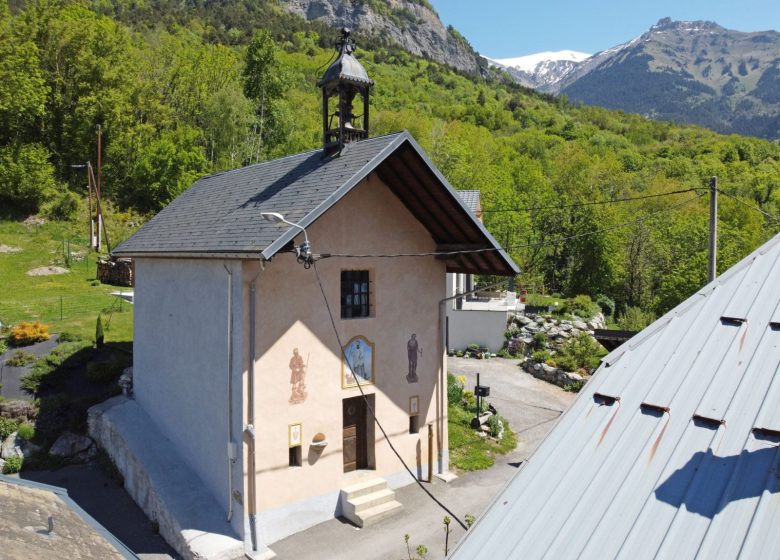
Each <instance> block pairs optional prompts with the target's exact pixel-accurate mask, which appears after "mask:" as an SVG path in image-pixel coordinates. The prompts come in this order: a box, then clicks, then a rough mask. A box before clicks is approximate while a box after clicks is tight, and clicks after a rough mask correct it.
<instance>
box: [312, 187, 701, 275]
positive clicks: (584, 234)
mask: <svg viewBox="0 0 780 560" xmlns="http://www.w3.org/2000/svg"><path fill="white" fill-rule="evenodd" d="M690 190H699V189H690ZM702 196H704V193H699V194H697V195H696V196H694V197H691V198H688V199H686V200H684V201H682V202H680V203H678V204H673V205H672V206H667V207H666V208H661V209H660V210H656V211H655V212H651V213H649V214H646V215H644V216H640V217H638V218H635V219H633V220H630V221H628V222H622V223H620V224H616V225H614V226H610V227H607V228H601V229H595V230H591V231H586V232H582V233H577V234H574V235H569V236H565V237H558V238H556V239H550V240H547V241H540V242H538V243H527V244H525V245H508V246H506V247H485V248H481V249H462V250H458V251H430V252H427V253H392V254H379V255H369V254H363V255H350V254H344V253H322V254H320V255H317V257H316V260H320V259H326V258H330V257H340V258H345V259H363V258H375V259H394V258H401V257H450V256H456V255H467V254H474V253H487V252H491V251H509V250H512V249H530V248H536V247H544V246H547V245H557V244H558V243H563V242H565V241H571V240H573V239H579V238H582V237H589V236H591V235H597V234H599V233H608V232H611V231H615V230H618V229H622V228H625V227H628V226H632V225H634V224H641V223H643V222H646V221H648V220H650V219H652V218H654V217H656V216H658V215H659V214H665V213H666V212H671V211H672V210H676V209H677V208H680V207H682V206H685V205H686V204H690V203H691V202H694V201H695V200H698V199H700V198H701V197H702Z"/></svg>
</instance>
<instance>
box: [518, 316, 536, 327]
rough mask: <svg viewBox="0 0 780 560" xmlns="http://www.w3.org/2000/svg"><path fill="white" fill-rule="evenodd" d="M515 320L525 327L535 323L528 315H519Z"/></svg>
mask: <svg viewBox="0 0 780 560" xmlns="http://www.w3.org/2000/svg"><path fill="white" fill-rule="evenodd" d="M515 320H516V322H517V324H518V325H521V326H523V327H524V326H526V325H529V324H531V323H533V322H534V321H533V319H531V318H530V317H528V316H526V315H518V316H517V317H516V318H515Z"/></svg>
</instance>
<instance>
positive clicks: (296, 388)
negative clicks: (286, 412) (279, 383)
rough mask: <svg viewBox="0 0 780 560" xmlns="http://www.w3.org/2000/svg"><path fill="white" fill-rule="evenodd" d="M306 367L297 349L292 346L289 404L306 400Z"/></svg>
mask: <svg viewBox="0 0 780 560" xmlns="http://www.w3.org/2000/svg"><path fill="white" fill-rule="evenodd" d="M307 367H308V364H304V363H303V358H302V357H301V355H300V353H299V352H298V349H297V348H294V349H293V355H292V358H290V385H292V394H291V395H290V404H299V403H302V402H303V401H305V400H306V368H307Z"/></svg>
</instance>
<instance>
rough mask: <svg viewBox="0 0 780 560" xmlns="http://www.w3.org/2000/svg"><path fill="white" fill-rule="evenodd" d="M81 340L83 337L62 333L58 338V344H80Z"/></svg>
mask: <svg viewBox="0 0 780 560" xmlns="http://www.w3.org/2000/svg"><path fill="white" fill-rule="evenodd" d="M79 340H81V337H80V336H79V335H77V334H75V333H72V332H67V331H65V332H61V333H60V334H59V335H58V336H57V342H78V341H79Z"/></svg>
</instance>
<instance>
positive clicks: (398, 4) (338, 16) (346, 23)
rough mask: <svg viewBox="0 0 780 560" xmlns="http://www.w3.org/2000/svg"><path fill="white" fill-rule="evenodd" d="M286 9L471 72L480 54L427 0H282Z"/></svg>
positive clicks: (477, 70)
mask: <svg viewBox="0 0 780 560" xmlns="http://www.w3.org/2000/svg"><path fill="white" fill-rule="evenodd" d="M280 3H281V5H282V7H283V8H284V9H286V10H287V11H289V12H291V13H294V14H297V15H300V16H302V17H304V18H306V19H307V20H309V21H320V22H323V23H325V24H327V25H328V26H330V27H349V28H351V29H354V30H356V31H359V32H361V33H364V34H370V35H374V36H376V37H378V38H380V39H382V40H385V41H388V42H391V43H395V44H396V45H398V46H400V47H401V48H403V49H404V50H406V51H408V52H410V53H412V54H414V55H417V56H422V57H425V58H429V59H431V60H434V61H436V62H440V63H442V64H447V65H449V66H452V67H453V68H456V69H458V70H461V71H463V72H466V73H469V74H478V73H480V68H481V67H482V66H483V65H484V63H483V62H482V60H481V57H480V56H479V55H478V54H477V53H476V52H475V51H474V49H473V48H472V47H471V45H469V43H468V41H467V40H466V39H465V38H464V37H463V36H462V35H461V34H460V33H458V32H457V31H456V30H455V29H454V28H453V27H452V26H450V27H445V26H444V24H443V23H442V21H441V20H440V19H439V15H438V14H437V13H436V11H435V10H434V9H433V6H431V5H430V3H429V2H428V1H427V0H280Z"/></svg>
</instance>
